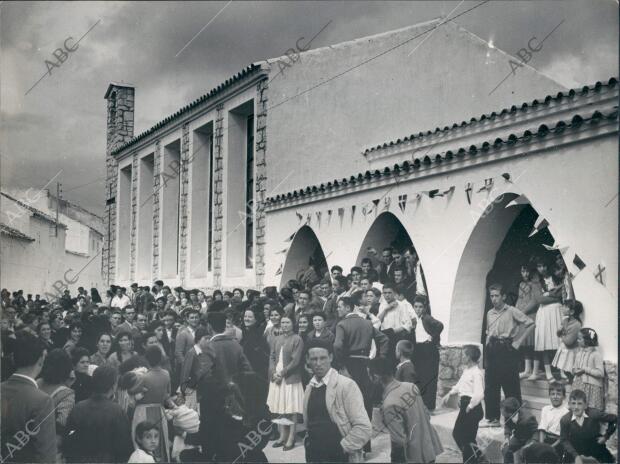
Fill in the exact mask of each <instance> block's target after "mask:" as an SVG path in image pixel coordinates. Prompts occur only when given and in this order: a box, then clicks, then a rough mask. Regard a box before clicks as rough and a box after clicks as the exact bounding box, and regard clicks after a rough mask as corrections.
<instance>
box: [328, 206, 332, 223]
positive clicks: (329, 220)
mask: <svg viewBox="0 0 620 464" xmlns="http://www.w3.org/2000/svg"><path fill="white" fill-rule="evenodd" d="M330 222H332V210H331V209H328V210H327V225H329V223H330Z"/></svg>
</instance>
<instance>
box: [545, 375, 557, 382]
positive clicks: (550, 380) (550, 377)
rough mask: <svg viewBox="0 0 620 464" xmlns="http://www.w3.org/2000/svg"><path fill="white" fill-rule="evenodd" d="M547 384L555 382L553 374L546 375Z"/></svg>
mask: <svg viewBox="0 0 620 464" xmlns="http://www.w3.org/2000/svg"><path fill="white" fill-rule="evenodd" d="M546 378H547V382H553V381H554V380H555V377H554V376H553V374H550V375H547V376H546Z"/></svg>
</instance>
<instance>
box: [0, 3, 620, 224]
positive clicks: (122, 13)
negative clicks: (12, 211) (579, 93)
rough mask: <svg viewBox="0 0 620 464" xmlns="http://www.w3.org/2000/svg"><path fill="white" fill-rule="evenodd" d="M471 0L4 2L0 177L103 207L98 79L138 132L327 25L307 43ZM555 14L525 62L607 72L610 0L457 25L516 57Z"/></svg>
mask: <svg viewBox="0 0 620 464" xmlns="http://www.w3.org/2000/svg"><path fill="white" fill-rule="evenodd" d="M479 3H482V2H481V1H474V2H469V1H463V2H458V1H455V2H452V1H433V2H352V1H346V2H242V1H232V2H227V1H218V2H193V3H187V4H186V3H180V2H179V3H176V2H153V3H149V2H118V3H115V2H101V3H98V2H66V3H65V2H56V3H52V2H41V3H36V2H34V3H30V2H15V3H13V2H9V1H4V2H2V4H1V5H0V44H1V56H0V60H1V61H0V69H1V75H0V87H1V89H0V91H1V92H0V109H1V129H0V131H1V133H0V137H1V142H0V143H1V145H0V147H1V152H0V156H1V158H0V170H1V180H0V182H1V183H2V186H3V187H25V188H27V187H33V188H41V187H43V186H45V185H46V184H47V183H48V182H49V181H50V179H52V178H53V177H54V176H55V175H56V174H58V173H59V172H60V173H59V174H58V176H57V177H56V178H55V179H54V182H55V181H56V180H59V181H60V182H62V184H63V190H64V192H65V198H67V199H69V200H71V201H74V202H77V203H79V204H80V205H82V206H84V207H85V208H87V209H90V210H91V211H93V212H96V213H101V212H102V211H103V204H104V201H105V199H104V176H105V170H104V168H105V130H106V128H105V121H106V120H105V117H106V108H105V101H104V100H103V95H104V93H105V90H106V88H107V85H108V83H109V82H111V81H116V82H127V83H132V84H134V85H135V86H136V121H135V123H136V127H135V130H136V132H135V133H136V134H138V133H140V132H141V131H143V130H145V129H148V128H149V127H150V126H152V125H153V124H155V123H156V122H158V121H159V120H161V119H163V118H164V117H166V116H167V115H169V114H171V113H173V112H174V111H176V110H177V109H179V108H180V107H182V106H184V105H185V104H187V103H188V102H190V101H192V100H194V99H195V98H197V97H199V96H201V95H202V94H204V93H206V92H207V91H208V90H209V89H211V88H212V87H214V86H217V85H218V84H219V83H220V82H222V81H224V80H226V79H227V78H228V77H229V76H231V75H232V74H235V73H237V72H238V71H239V70H241V69H242V68H243V67H245V66H247V65H248V64H250V63H252V62H254V61H258V60H262V59H265V58H270V57H277V56H280V55H283V54H284V53H285V51H286V50H287V49H288V48H289V47H291V46H294V44H295V42H296V41H297V39H299V38H300V37H304V38H306V39H308V38H310V37H312V36H313V35H314V34H316V33H317V32H318V31H319V30H321V28H322V27H323V26H325V24H327V23H328V22H329V25H328V26H327V27H326V28H325V29H324V30H323V31H322V32H321V33H320V35H319V36H317V37H316V39H315V40H314V42H313V43H312V47H313V48H315V47H321V46H325V45H330V44H335V43H338V42H342V41H345V40H350V39H354V38H358V37H364V36H367V35H372V34H377V33H380V32H384V31H388V30H391V29H398V28H401V27H405V26H408V25H412V24H416V23H419V22H422V21H427V20H429V19H433V18H436V17H439V16H446V15H448V14H450V17H454V16H456V15H458V14H460V13H462V12H464V11H465V10H467V9H469V8H471V7H473V6H475V5H477V4H479ZM563 20H564V22H563V23H562V24H561V26H560V27H559V28H558V29H557V30H556V31H555V32H554V33H553V34H552V35H551V36H549V38H548V39H547V40H546V41H545V43H544V47H543V49H542V50H541V51H540V52H539V53H537V54H535V55H534V56H533V57H532V60H531V61H530V62H529V63H528V64H529V65H531V66H533V67H534V68H536V69H538V70H540V71H541V72H543V73H545V74H546V75H548V76H550V77H552V78H554V79H555V80H557V81H558V82H560V83H561V84H563V85H565V86H567V87H576V86H582V85H585V84H590V83H594V82H596V81H597V80H607V79H609V77H612V76H617V75H618V2H617V1H616V0H592V1H586V0H581V1H565V2H559V1H539V2H535V1H531V2H530V1H526V2H505V1H497V2H493V1H491V2H487V3H484V4H482V5H481V6H479V7H478V8H476V9H474V10H472V11H471V12H469V13H467V14H464V15H463V16H460V17H458V18H457V19H456V20H455V22H456V23H458V24H459V25H461V26H462V27H464V28H466V29H468V30H470V31H471V32H473V33H475V34H476V35H478V36H480V37H482V38H483V39H485V40H487V41H489V42H490V43H491V44H492V45H493V46H495V47H497V48H501V49H503V50H505V51H506V52H507V53H510V54H512V55H515V54H516V53H517V51H518V50H519V49H520V48H521V47H524V46H527V42H528V40H529V39H530V38H531V37H533V36H535V37H537V38H538V39H542V38H543V37H544V36H545V35H547V34H548V33H549V32H551V31H552V30H553V28H554V27H555V26H557V25H558V24H559V23H561V22H562V21H563ZM330 21H331V22H330ZM93 26H94V27H93ZM205 26H206V27H205ZM90 28H92V30H90V32H89V33H88V34H87V35H86V36H85V37H84V38H83V39H82V41H81V42H80V43H79V47H78V49H76V50H75V51H74V52H72V53H71V54H69V55H68V57H67V58H66V60H65V61H64V62H63V63H61V64H60V66H56V67H54V66H52V65H50V64H47V65H46V60H48V61H50V62H54V63H58V60H56V59H55V58H54V56H53V55H52V54H53V52H54V50H55V49H57V48H59V47H62V46H63V43H64V42H65V40H66V39H68V38H69V37H72V38H73V39H72V40H69V41H68V42H67V45H69V46H71V45H72V44H73V43H74V41H75V40H77V39H78V38H79V37H81V36H82V35H84V34H85V33H86V32H87V31H88V30H89V29H90ZM201 30H202V31H201ZM192 39H193V40H192ZM419 40H422V38H420V39H419ZM422 46H424V45H422ZM503 65H504V66H506V67H507V69H506V72H507V73H508V72H509V71H510V69H509V68H508V64H507V63H505V64H503ZM48 67H49V69H50V72H48ZM459 72H468V71H467V70H464V71H463V70H460V71H459ZM470 72H476V71H475V70H471V71H470ZM41 77H43V78H42V79H41ZM326 77H329V76H326ZM39 79H41V80H40V82H38V83H37V81H38V80H39ZM35 83H37V84H36V85H35V86H34V88H32V90H30V91H29V89H31V87H32V86H33V85H34V84H35ZM50 186H52V187H55V184H51V185H50Z"/></svg>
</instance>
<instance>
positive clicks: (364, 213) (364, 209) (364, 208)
mask: <svg viewBox="0 0 620 464" xmlns="http://www.w3.org/2000/svg"><path fill="white" fill-rule="evenodd" d="M369 212H370V211H368V204H365V205H364V206H362V214H363V215H364V216H366V215H367V214H368V213H369Z"/></svg>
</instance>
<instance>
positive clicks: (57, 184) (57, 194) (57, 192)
mask: <svg viewBox="0 0 620 464" xmlns="http://www.w3.org/2000/svg"><path fill="white" fill-rule="evenodd" d="M60 186H61V183H60V182H56V234H55V236H56V237H58V209H59V207H60V195H61V194H62V191H61V188H60Z"/></svg>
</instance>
